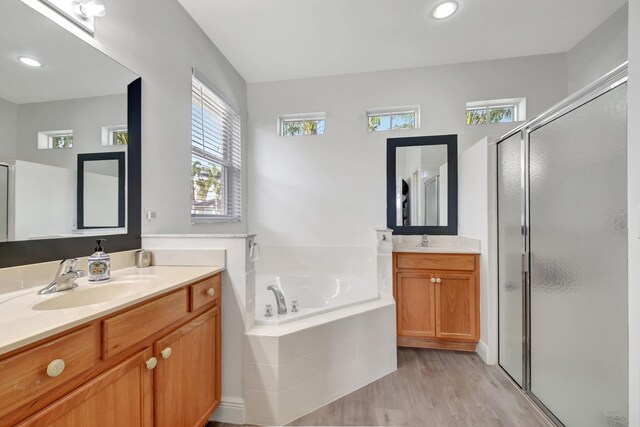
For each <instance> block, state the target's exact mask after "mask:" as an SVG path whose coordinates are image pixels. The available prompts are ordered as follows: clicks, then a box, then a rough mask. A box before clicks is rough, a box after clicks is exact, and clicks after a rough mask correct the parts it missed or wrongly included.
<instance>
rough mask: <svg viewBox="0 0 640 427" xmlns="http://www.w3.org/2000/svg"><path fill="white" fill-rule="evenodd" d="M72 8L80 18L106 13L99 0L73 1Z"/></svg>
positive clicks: (100, 15)
mask: <svg viewBox="0 0 640 427" xmlns="http://www.w3.org/2000/svg"><path fill="white" fill-rule="evenodd" d="M73 10H74V11H75V12H76V14H77V15H78V16H80V17H82V18H85V19H87V18H96V17H97V18H99V17H102V16H104V15H105V14H106V13H107V8H106V7H105V5H104V4H102V2H101V1H100V0H88V1H78V0H76V1H75V2H74V8H73Z"/></svg>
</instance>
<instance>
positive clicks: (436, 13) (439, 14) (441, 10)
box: [433, 1, 458, 19]
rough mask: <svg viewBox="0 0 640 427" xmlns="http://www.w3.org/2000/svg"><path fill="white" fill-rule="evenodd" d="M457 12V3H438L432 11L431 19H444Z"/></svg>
mask: <svg viewBox="0 0 640 427" xmlns="http://www.w3.org/2000/svg"><path fill="white" fill-rule="evenodd" d="M456 10H458V3H456V2H454V1H446V2H444V3H440V4H439V5H438V6H436V7H435V9H433V17H434V18H436V19H445V18H448V17H450V16H451V15H453V14H454V13H456Z"/></svg>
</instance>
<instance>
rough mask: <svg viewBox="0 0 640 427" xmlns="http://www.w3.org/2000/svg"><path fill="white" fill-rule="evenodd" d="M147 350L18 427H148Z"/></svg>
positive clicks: (150, 414) (150, 404)
mask: <svg viewBox="0 0 640 427" xmlns="http://www.w3.org/2000/svg"><path fill="white" fill-rule="evenodd" d="M151 356H152V353H151V349H150V348H147V349H145V350H143V351H141V352H140V353H137V354H136V355H134V356H132V357H130V358H128V359H126V360H125V361H123V362H121V363H120V364H118V365H116V366H114V367H113V368H111V369H109V370H108V371H106V372H104V373H103V374H101V375H99V376H98V377H96V378H94V379H93V380H91V381H89V382H88V383H86V384H85V385H83V386H82V387H80V388H78V389H76V390H75V391H73V392H72V393H70V394H69V395H67V396H65V397H63V398H62V399H60V400H58V401H57V402H55V403H53V404H52V405H50V406H47V407H46V408H45V409H43V410H42V411H40V412H38V413H37V414H35V415H33V416H32V417H30V418H28V419H27V420H25V421H24V422H23V423H21V424H20V426H21V427H26V426H29V427H36V426H47V427H86V426H91V427H116V426H117V427H151V426H152V425H153V375H152V371H151V370H150V369H148V368H147V366H146V363H145V362H146V361H147V360H149V359H150V358H151Z"/></svg>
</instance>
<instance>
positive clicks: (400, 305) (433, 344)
mask: <svg viewBox="0 0 640 427" xmlns="http://www.w3.org/2000/svg"><path fill="white" fill-rule="evenodd" d="M393 267H394V286H393V292H394V297H395V299H396V310H397V335H398V338H397V342H398V346H399V347H422V348H437V349H451V350H463V351H475V349H476V344H477V343H478V341H479V339H480V310H479V307H480V303H479V301H480V289H479V284H480V278H479V255H475V254H440V253H405V252H394V254H393Z"/></svg>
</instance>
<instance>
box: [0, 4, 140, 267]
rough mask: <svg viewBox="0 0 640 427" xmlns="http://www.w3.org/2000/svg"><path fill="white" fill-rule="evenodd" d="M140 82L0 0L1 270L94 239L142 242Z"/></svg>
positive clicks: (121, 245) (85, 250)
mask: <svg viewBox="0 0 640 427" xmlns="http://www.w3.org/2000/svg"><path fill="white" fill-rule="evenodd" d="M140 88H141V82H140V79H139V78H138V76H137V75H136V74H135V73H133V72H132V71H130V70H128V69H127V68H125V67H123V66H122V65H120V64H119V63H118V62H116V61H114V60H113V59H111V58H109V57H108V56H106V55H104V54H103V53H102V52H100V51H98V50H97V49H95V48H94V47H92V46H90V45H89V44H87V43H86V42H84V41H83V40H81V39H79V38H78V37H76V36H75V35H73V34H71V33H70V32H68V31H67V30H65V29H64V28H62V27H60V26H59V25H58V24H56V23H54V22H53V21H51V20H50V19H48V18H47V17H45V16H43V15H42V14H40V13H39V12H37V11H35V10H33V9H32V8H31V7H29V6H28V5H25V4H24V3H22V2H20V1H18V0H12V1H3V2H0V268H1V267H7V266H13V265H22V264H29V263H35V262H43V261H51V260H56V259H61V258H68V257H76V256H85V255H88V254H89V253H90V252H91V250H92V248H93V245H92V244H91V242H92V241H94V240H95V238H96V237H97V236H99V237H104V236H107V237H108V240H109V246H108V249H109V250H110V251H118V250H127V249H135V248H138V247H140V152H141V149H140V106H141V100H140ZM103 157H104V158H105V161H104V162H102V163H100V162H96V163H92V164H91V165H90V166H88V167H85V168H84V171H83V173H82V174H79V169H78V165H88V164H87V163H84V162H83V161H82V160H83V159H89V158H98V159H99V158H103ZM106 159H110V160H111V161H108V160H106ZM114 159H115V160H114ZM85 190H90V191H85ZM81 191H82V192H83V197H82V198H80V197H79V194H80V192H81ZM88 215H89V217H88Z"/></svg>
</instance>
